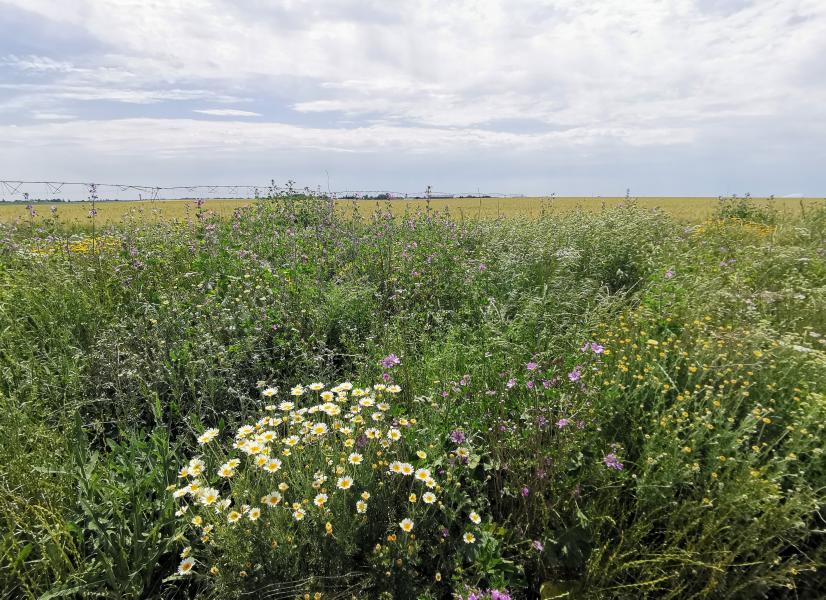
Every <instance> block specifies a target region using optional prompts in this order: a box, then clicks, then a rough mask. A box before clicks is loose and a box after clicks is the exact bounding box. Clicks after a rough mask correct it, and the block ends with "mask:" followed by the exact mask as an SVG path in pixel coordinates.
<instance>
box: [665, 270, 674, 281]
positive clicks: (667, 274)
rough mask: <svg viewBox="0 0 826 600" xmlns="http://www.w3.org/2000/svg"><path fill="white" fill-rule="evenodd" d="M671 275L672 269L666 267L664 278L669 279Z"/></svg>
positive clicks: (672, 273) (672, 274) (672, 275)
mask: <svg viewBox="0 0 826 600" xmlns="http://www.w3.org/2000/svg"><path fill="white" fill-rule="evenodd" d="M672 277H674V270H673V269H668V271H666V272H665V278H666V279H671V278H672Z"/></svg>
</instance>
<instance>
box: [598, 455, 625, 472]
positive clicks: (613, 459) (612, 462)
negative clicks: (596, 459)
mask: <svg viewBox="0 0 826 600" xmlns="http://www.w3.org/2000/svg"><path fill="white" fill-rule="evenodd" d="M602 462H603V463H605V466H606V467H608V468H609V469H616V470H617V471H622V470H623V469H624V468H625V465H623V464H622V463H621V462H620V459H619V458H617V455H616V454H614V453H613V452H609V453H608V454H606V455H605V457H604V458H603V459H602Z"/></svg>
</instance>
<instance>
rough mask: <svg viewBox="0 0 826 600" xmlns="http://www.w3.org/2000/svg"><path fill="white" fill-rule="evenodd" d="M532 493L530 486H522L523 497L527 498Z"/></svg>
mask: <svg viewBox="0 0 826 600" xmlns="http://www.w3.org/2000/svg"><path fill="white" fill-rule="evenodd" d="M530 493H531V488H529V487H528V486H525V487H523V488H522V497H523V498H527V497H528V496H529V495H530Z"/></svg>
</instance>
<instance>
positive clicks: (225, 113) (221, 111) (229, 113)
mask: <svg viewBox="0 0 826 600" xmlns="http://www.w3.org/2000/svg"><path fill="white" fill-rule="evenodd" d="M192 112H196V113H201V114H202V115H211V116H213V117H260V116H261V113H257V112H252V111H249V110H237V109H235V108H205V109H196V110H193V111H192Z"/></svg>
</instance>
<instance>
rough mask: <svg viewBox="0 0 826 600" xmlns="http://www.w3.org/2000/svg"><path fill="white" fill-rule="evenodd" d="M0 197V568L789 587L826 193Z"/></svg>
mask: <svg viewBox="0 0 826 600" xmlns="http://www.w3.org/2000/svg"><path fill="white" fill-rule="evenodd" d="M62 209H63V207H60V208H58V210H57V214H56V215H48V216H46V218H40V217H38V218H37V219H36V220H35V219H33V218H32V219H26V218H23V219H21V220H19V222H16V223H14V222H13V223H6V224H3V225H0V239H2V245H0V439H1V440H2V444H0V590H3V592H4V594H5V596H4V597H8V598H41V599H42V600H49V599H52V598H74V597H77V598H86V597H106V598H173V597H174V598H182V597H192V598H196V597H197V598H246V597H267V598H350V597H356V598H362V597H377V598H378V597H384V598H393V597H395V598H421V599H428V598H433V599H435V598H449V597H454V595H460V596H461V597H462V598H492V599H496V598H498V599H500V600H501V599H504V598H523V597H528V598H530V597H534V598H536V597H543V598H582V599H596V598H608V599H611V598H617V599H619V598H672V599H683V598H697V599H699V598H731V599H734V598H762V597H771V598H818V597H822V596H821V595H822V590H823V589H824V588H825V587H826V577H824V570H823V569H824V566H826V565H824V561H826V543H824V542H825V541H826V540H824V533H823V531H824V525H825V524H824V520H823V516H822V513H823V509H824V503H825V502H826V496H824V486H825V485H826V458H825V457H824V455H823V448H822V445H823V439H824V418H825V417H826V395H825V394H826V368H824V367H826V204H824V203H816V202H812V203H808V204H805V205H802V206H800V207H799V210H797V211H796V213H795V214H794V215H788V214H787V215H784V214H781V213H779V212H778V211H776V210H773V209H772V207H771V206H770V205H766V204H761V203H755V202H751V201H746V200H730V201H727V202H723V203H720V204H716V205H715V207H714V211H713V214H711V215H710V216H709V217H708V218H704V219H698V221H699V222H694V223H690V222H688V221H687V220H686V219H683V218H680V217H678V216H674V215H672V214H668V213H667V212H665V211H662V210H652V209H651V208H650V207H645V206H640V205H638V204H636V203H634V202H625V203H618V205H617V206H612V207H604V208H601V209H600V210H596V211H572V212H568V213H566V214H561V213H560V212H559V211H554V210H547V211H542V212H541V213H539V214H536V215H534V216H533V218H527V217H520V216H509V217H507V218H493V219H478V220H477V219H474V218H471V217H472V215H464V218H462V217H461V216H459V215H457V214H456V212H455V211H450V210H436V209H435V208H434V207H433V206H432V205H425V206H423V207H416V208H415V209H413V207H408V210H407V211H405V212H401V213H400V212H398V211H396V212H394V211H393V210H392V207H391V206H390V205H384V204H382V205H379V206H378V207H377V208H376V210H372V211H371V212H369V213H368V212H366V211H364V212H362V210H361V207H358V206H356V209H355V210H353V211H351V212H350V213H348V214H347V216H346V218H342V217H341V215H340V214H338V213H336V212H332V213H331V212H330V211H329V207H328V205H327V204H326V203H325V202H320V201H319V200H318V199H316V198H311V197H304V196H300V195H294V194H286V195H280V196H274V197H271V198H268V199H264V200H260V201H258V202H255V203H253V204H251V205H250V206H246V207H236V208H234V210H233V211H232V212H231V214H229V215H221V214H218V213H217V212H214V211H211V210H209V208H208V205H207V206H196V205H193V206H191V207H190V209H189V210H188V211H187V213H188V214H186V215H185V216H184V218H180V219H174V220H173V219H147V218H142V215H141V214H140V213H139V212H127V213H126V214H124V215H123V218H122V219H121V220H120V221H118V222H108V223H106V222H104V221H103V220H102V221H101V222H97V223H95V228H94V233H93V230H92V229H91V227H90V225H91V224H90V223H89V222H88V221H86V222H85V223H82V224H80V225H79V224H78V223H76V222H75V223H65V222H62V221H61V215H60V212H61V210H62Z"/></svg>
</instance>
